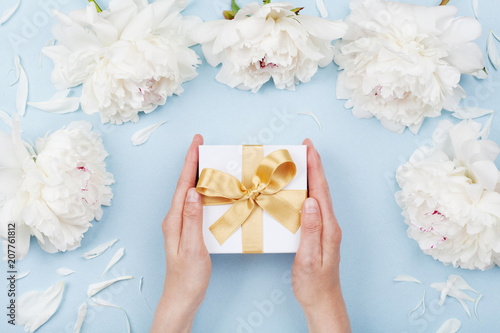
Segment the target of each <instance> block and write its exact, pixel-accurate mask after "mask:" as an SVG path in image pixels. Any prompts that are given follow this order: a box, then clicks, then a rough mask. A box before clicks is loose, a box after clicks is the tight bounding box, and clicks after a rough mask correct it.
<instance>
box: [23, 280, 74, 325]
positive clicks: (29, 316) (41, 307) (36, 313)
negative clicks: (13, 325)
mask: <svg viewBox="0 0 500 333" xmlns="http://www.w3.org/2000/svg"><path fill="white" fill-rule="evenodd" d="M63 291H64V282H58V283H56V284H54V285H53V286H51V287H50V288H49V289H47V290H45V291H43V292H38V291H29V292H27V293H25V294H23V295H21V297H20V298H19V301H18V304H19V312H18V317H17V323H18V324H19V325H21V326H24V330H25V331H26V332H34V331H35V330H37V329H38V328H39V327H40V326H42V325H43V324H45V323H46V322H47V320H49V319H50V317H52V315H53V314H54V313H55V312H56V311H57V308H58V307H59V303H61V299H62V295H63Z"/></svg>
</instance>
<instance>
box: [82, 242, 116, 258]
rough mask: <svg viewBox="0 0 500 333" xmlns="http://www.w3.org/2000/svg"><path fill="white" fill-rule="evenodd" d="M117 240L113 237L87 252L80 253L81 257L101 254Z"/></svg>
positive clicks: (92, 256)
mask: <svg viewBox="0 0 500 333" xmlns="http://www.w3.org/2000/svg"><path fill="white" fill-rule="evenodd" d="M117 241H118V238H117V239H113V240H112V241H110V242H108V243H104V244H101V245H99V246H97V247H95V248H93V249H92V250H90V251H89V252H85V253H84V254H82V257H84V258H85V259H94V258H95V257H98V256H100V255H101V254H103V253H104V251H106V250H107V249H109V248H110V247H111V246H113V244H114V243H116V242H117Z"/></svg>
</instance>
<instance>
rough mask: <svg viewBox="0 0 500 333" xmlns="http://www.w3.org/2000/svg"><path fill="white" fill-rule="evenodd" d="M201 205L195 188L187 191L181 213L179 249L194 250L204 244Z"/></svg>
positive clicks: (199, 196)
mask: <svg viewBox="0 0 500 333" xmlns="http://www.w3.org/2000/svg"><path fill="white" fill-rule="evenodd" d="M202 227H203V205H202V204H201V195H200V194H199V193H198V192H197V191H196V189H195V188H194V187H193V188H190V189H189V190H188V192H187V196H186V201H185V203H184V211H183V214H182V231H181V241H180V247H179V250H182V251H188V252H191V253H192V252H196V251H198V250H200V249H202V247H204V246H205V244H204V242H203V232H202Z"/></svg>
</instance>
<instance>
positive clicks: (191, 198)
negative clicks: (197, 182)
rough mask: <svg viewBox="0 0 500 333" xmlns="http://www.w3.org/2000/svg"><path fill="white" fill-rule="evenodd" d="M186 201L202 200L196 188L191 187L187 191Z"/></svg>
mask: <svg viewBox="0 0 500 333" xmlns="http://www.w3.org/2000/svg"><path fill="white" fill-rule="evenodd" d="M186 201H187V202H198V201H200V195H199V194H198V192H196V189H195V188H190V189H189V191H188V193H187V198H186Z"/></svg>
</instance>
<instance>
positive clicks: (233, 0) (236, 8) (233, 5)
mask: <svg viewBox="0 0 500 333" xmlns="http://www.w3.org/2000/svg"><path fill="white" fill-rule="evenodd" d="M231 9H232V10H233V13H234V15H236V14H238V11H239V10H240V6H238V4H237V3H236V0H231Z"/></svg>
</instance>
